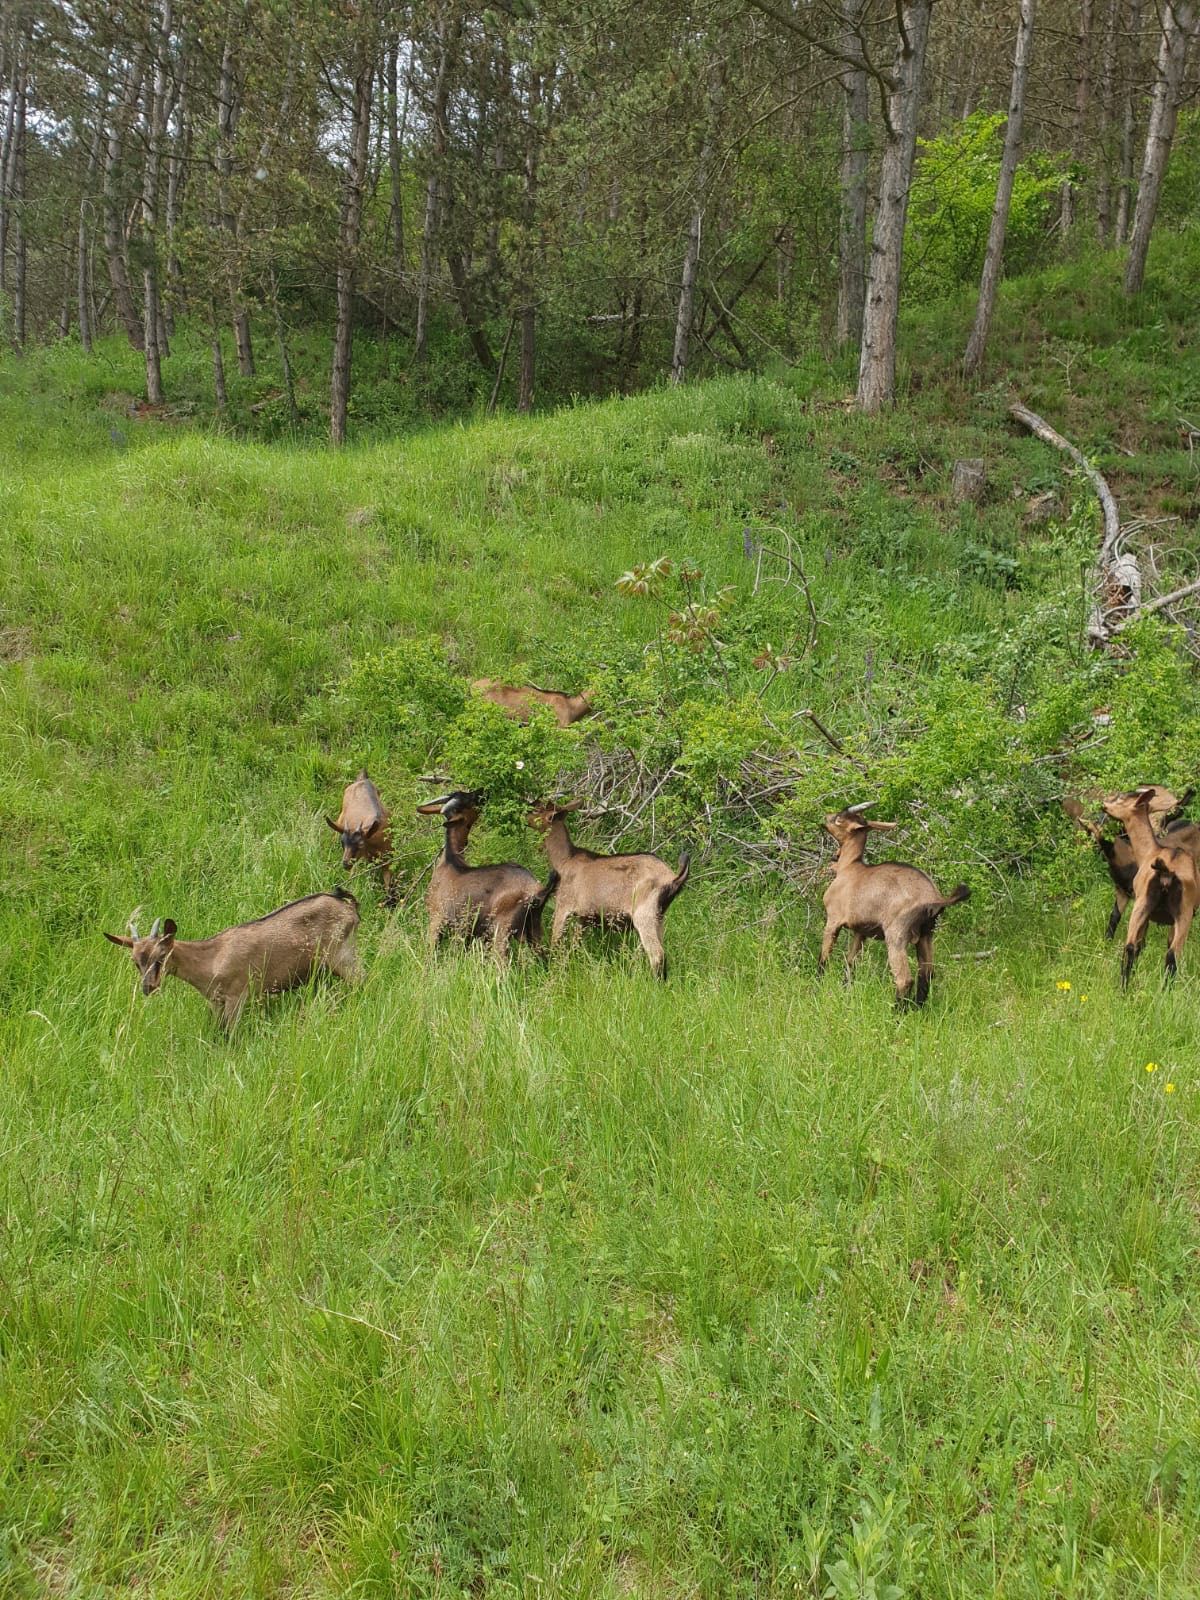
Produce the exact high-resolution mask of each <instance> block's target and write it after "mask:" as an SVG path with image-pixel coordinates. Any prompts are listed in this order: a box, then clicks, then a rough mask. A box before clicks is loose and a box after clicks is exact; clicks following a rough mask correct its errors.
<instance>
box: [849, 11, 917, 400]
mask: <svg viewBox="0 0 1200 1600" xmlns="http://www.w3.org/2000/svg"><path fill="white" fill-rule="evenodd" d="M932 10H933V0H911V3H910V4H909V5H906V6H905V7H904V11H903V16H902V19H901V26H900V49H899V53H898V56H897V61H896V69H895V74H894V83H895V87H894V88H893V90H892V92H891V93H890V94H889V96H888V115H887V129H886V142H885V144H884V150H883V165H882V168H881V170H880V174H879V206H878V209H877V211H876V214H875V234H874V237H873V239H872V241H871V266H870V273H869V276H868V280H867V296H866V304H865V309H864V312H863V337H862V354H861V356H860V359H859V366H858V395H857V403H858V407H859V409H860V410H861V411H866V412H875V411H878V410H880V408H881V407H883V406H885V405H890V404H891V402H892V400H893V399H894V397H895V392H896V324H897V321H898V320H899V315H900V269H901V265H902V263H903V259H904V224H905V221H906V219H907V216H908V192H909V188H910V186H911V184H912V170H913V161H914V159H915V156H916V149H917V114H918V112H919V110H920V105H921V83H922V77H923V74H924V68H925V48H926V45H927V44H928V42H929V22H930V13H931V12H932Z"/></svg>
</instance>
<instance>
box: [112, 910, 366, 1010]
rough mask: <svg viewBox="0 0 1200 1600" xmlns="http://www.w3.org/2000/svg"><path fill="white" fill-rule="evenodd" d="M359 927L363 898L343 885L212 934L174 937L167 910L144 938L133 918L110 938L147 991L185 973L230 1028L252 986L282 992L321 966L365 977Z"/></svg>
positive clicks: (348, 976) (185, 978) (339, 973)
mask: <svg viewBox="0 0 1200 1600" xmlns="http://www.w3.org/2000/svg"><path fill="white" fill-rule="evenodd" d="M357 928H358V902H357V901H356V900H355V898H354V896H353V895H352V894H347V893H346V891H345V890H344V889H341V888H337V889H334V890H332V891H331V893H329V894H310V895H308V896H306V898H305V899H303V900H294V901H293V902H292V904H291V905H287V906H281V907H280V909H279V910H278V911H272V912H270V913H269V914H268V915H267V916H265V917H259V918H258V920H257V921H255V922H243V923H241V924H239V926H238V927H236V928H226V929H225V931H224V932H223V933H215V934H213V936H212V937H211V938H210V939H176V937H175V924H174V922H172V921H171V919H170V918H169V917H168V918H167V920H166V922H163V921H162V920H161V919H159V920H158V921H156V922H155V924H154V926H153V927H152V928H151V930H150V933H149V936H148V937H147V938H145V939H143V938H140V937H139V935H138V931H137V928H136V927H135V926H134V924H133V923H132V922H131V923H130V924H129V937H128V938H124V937H122V936H121V935H120V934H116V933H106V934H105V935H104V937H105V938H106V939H109V940H111V942H112V943H113V944H119V945H121V946H122V947H123V948H124V949H126V950H128V951H129V952H130V954H131V955H132V957H133V961H134V965H135V966H136V967H137V969H138V971H139V972H140V973H141V977H142V993H143V994H144V995H152V994H154V992H155V991H156V990H157V989H158V987H159V985H160V984H161V982H162V980H163V978H164V977H166V976H168V975H174V976H175V977H177V978H182V979H183V981H184V983H190V984H191V986H192V988H193V989H198V990H199V991H200V993H201V994H202V995H203V996H204V998H205V999H206V1000H207V1001H208V1003H209V1005H210V1006H211V1007H212V1008H213V1011H214V1013H215V1015H216V1017H217V1020H218V1021H219V1022H220V1024H221V1026H222V1027H223V1028H224V1029H225V1030H226V1032H229V1031H230V1030H231V1029H232V1028H233V1026H234V1024H235V1023H236V1022H237V1020H238V1017H239V1016H240V1015H241V1012H242V1007H243V1006H244V1005H245V1003H246V1000H247V999H248V997H249V996H250V994H251V993H254V994H256V995H265V994H278V993H279V992H280V991H282V990H284V989H292V988H295V986H296V985H297V984H300V983H305V982H307V980H308V979H309V978H310V977H311V976H312V974H313V973H314V972H318V971H326V972H333V973H336V974H337V976H338V977H339V978H344V979H345V980H346V981H347V982H348V983H353V982H355V981H356V980H357V979H358V978H359V977H360V976H361V969H360V967H359V963H358V955H357V952H356V950H355V945H354V939H355V933H356V930H357Z"/></svg>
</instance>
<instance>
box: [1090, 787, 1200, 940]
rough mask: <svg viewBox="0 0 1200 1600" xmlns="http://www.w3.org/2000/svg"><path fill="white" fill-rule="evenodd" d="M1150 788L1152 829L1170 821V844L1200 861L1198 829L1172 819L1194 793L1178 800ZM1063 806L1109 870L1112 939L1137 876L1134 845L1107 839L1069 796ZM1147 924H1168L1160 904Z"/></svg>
mask: <svg viewBox="0 0 1200 1600" xmlns="http://www.w3.org/2000/svg"><path fill="white" fill-rule="evenodd" d="M1152 787H1153V789H1154V796H1153V798H1152V800H1151V801H1150V823H1151V826H1152V827H1154V828H1155V830H1156V831H1157V830H1158V829H1159V828H1160V827H1161V825H1162V822H1163V820H1164V818H1169V819H1170V820H1169V821H1168V822H1167V825H1166V828H1165V829H1164V830H1163V832H1164V833H1165V835H1166V837H1167V839H1168V840H1169V842H1170V843H1171V844H1173V845H1176V846H1177V847H1178V848H1179V849H1181V850H1187V851H1188V852H1189V853H1190V854H1191V855H1193V856H1195V857H1196V858H1197V859H1198V860H1200V828H1198V827H1197V826H1196V824H1195V823H1194V822H1189V821H1188V820H1187V819H1186V818H1185V817H1179V816H1178V815H1173V814H1174V813H1177V812H1178V811H1180V810H1181V809H1182V808H1183V807H1184V806H1186V805H1187V804H1188V802H1189V801H1190V800H1191V798H1192V794H1193V792H1194V791H1193V790H1191V789H1189V790H1188V791H1187V793H1186V794H1185V795H1184V796H1183V798H1182V799H1181V800H1177V799H1176V798H1175V796H1174V795H1173V794H1172V793H1171V791H1170V790H1169V789H1163V788H1160V787H1159V786H1158V785H1157V784H1155V785H1153V786H1152ZM1062 805H1063V810H1064V811H1065V812H1066V813H1067V815H1068V816H1069V817H1070V818H1071V820H1072V821H1073V822H1075V823H1077V824H1078V825H1079V827H1081V828H1082V829H1083V831H1084V833H1086V834H1087V835H1088V836H1089V838H1091V839H1092V840H1093V841H1094V842H1095V845H1096V848H1097V849H1098V850H1099V852H1100V854H1101V855H1102V856H1103V857H1104V862H1105V865H1106V866H1107V867H1108V875H1109V877H1110V878H1111V879H1112V882H1113V908H1112V910H1111V911H1110V912H1109V915H1108V925H1107V927H1106V928H1105V930H1104V937H1105V938H1106V939H1111V938H1112V937H1113V935H1114V934H1115V933H1116V931H1117V928H1118V927H1119V926H1120V922H1121V918H1122V916H1123V915H1124V913H1125V907H1126V906H1127V905H1128V904H1129V902H1130V901H1131V900H1132V899H1133V880H1134V877H1135V876H1136V874H1137V859H1136V857H1135V856H1134V853H1133V845H1132V844H1131V843H1130V842H1129V835H1128V834H1127V833H1118V834H1117V836H1116V838H1115V839H1110V838H1108V837H1107V835H1106V834H1105V833H1104V832H1103V830H1102V829H1101V827H1100V825H1099V823H1097V822H1093V821H1091V819H1090V818H1089V817H1086V816H1085V815H1084V811H1083V806H1082V805H1081V804H1080V802H1079V801H1078V800H1076V799H1075V798H1074V797H1073V796H1068V797H1067V798H1066V799H1065V800H1064V801H1063V803H1062ZM1150 920H1151V921H1152V922H1160V923H1169V922H1170V920H1171V919H1170V917H1169V915H1168V914H1167V912H1166V910H1165V908H1164V906H1163V905H1162V904H1161V902H1160V903H1158V904H1157V905H1156V906H1155V907H1154V909H1153V910H1152V911H1151V917H1150Z"/></svg>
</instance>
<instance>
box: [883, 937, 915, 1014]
mask: <svg viewBox="0 0 1200 1600" xmlns="http://www.w3.org/2000/svg"><path fill="white" fill-rule="evenodd" d="M887 953H888V966H889V967H890V968H891V972H892V981H893V982H894V983H895V985H896V1005H897V1006H898V1007H901V1008H903V1007H904V1006H907V1005H908V1003H909V1000H910V998H911V996H912V986H913V975H912V968H911V967H910V966H909V963H908V940H907V939H904V938H892V939H889V940H888V941H887Z"/></svg>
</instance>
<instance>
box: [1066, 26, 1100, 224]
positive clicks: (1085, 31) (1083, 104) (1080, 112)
mask: <svg viewBox="0 0 1200 1600" xmlns="http://www.w3.org/2000/svg"><path fill="white" fill-rule="evenodd" d="M1091 51H1092V0H1081V4H1080V8H1079V41H1078V53H1077V55H1076V57H1075V113H1074V119H1073V124H1072V131H1071V150H1072V153H1073V155H1074V156H1075V159H1076V161H1081V160H1082V159H1083V136H1084V125H1085V123H1086V121H1087V107H1088V98H1089V96H1090V94H1091V82H1092V78H1091ZM1077 198H1078V197H1077V194H1076V190H1075V181H1074V178H1073V177H1071V178H1068V179H1067V180H1066V182H1065V183H1064V184H1063V186H1062V190H1061V198H1060V207H1059V219H1058V220H1059V229H1060V231H1061V232H1062V233H1063V234H1064V235H1066V234H1068V233H1070V231H1071V229H1072V228H1073V227H1074V225H1075V206H1076V200H1077Z"/></svg>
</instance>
